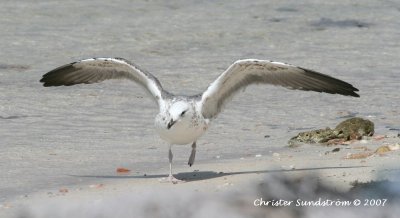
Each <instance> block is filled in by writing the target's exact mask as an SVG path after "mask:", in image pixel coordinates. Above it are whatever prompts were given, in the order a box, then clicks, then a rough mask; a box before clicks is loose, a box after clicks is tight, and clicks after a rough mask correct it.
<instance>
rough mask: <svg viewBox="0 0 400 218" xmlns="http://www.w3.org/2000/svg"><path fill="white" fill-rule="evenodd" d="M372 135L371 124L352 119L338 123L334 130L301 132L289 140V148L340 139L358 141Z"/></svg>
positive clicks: (372, 127) (372, 125)
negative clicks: (301, 144) (300, 144)
mask: <svg viewBox="0 0 400 218" xmlns="http://www.w3.org/2000/svg"><path fill="white" fill-rule="evenodd" d="M373 134H374V123H373V122H371V121H370V120H366V119H362V118H358V117H354V118H350V119H348V120H345V121H343V122H341V123H339V125H337V126H336V128H335V129H330V128H326V129H317V130H312V131H307V132H301V133H299V134H298V135H297V136H295V137H293V138H291V139H290V140H289V146H295V145H297V144H299V143H308V144H314V143H320V144H323V143H326V142H328V141H330V140H333V139H342V140H344V141H348V140H353V139H357V140H359V139H361V138H362V137H363V136H372V135H373Z"/></svg>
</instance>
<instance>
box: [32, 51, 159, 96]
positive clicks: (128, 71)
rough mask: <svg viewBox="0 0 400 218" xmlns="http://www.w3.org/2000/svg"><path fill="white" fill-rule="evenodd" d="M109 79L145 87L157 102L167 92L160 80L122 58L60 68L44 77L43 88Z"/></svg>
mask: <svg viewBox="0 0 400 218" xmlns="http://www.w3.org/2000/svg"><path fill="white" fill-rule="evenodd" d="M107 79H130V80H133V81H135V82H137V83H138V84H140V85H141V86H143V87H144V88H145V89H146V90H147V91H148V92H149V93H150V94H151V95H152V96H154V98H155V99H156V101H157V102H159V101H160V100H161V99H162V96H163V94H164V93H165V91H164V90H163V88H162V86H161V84H160V82H159V81H158V79H157V78H156V77H155V76H153V75H152V74H151V73H149V72H146V71H144V70H141V69H140V68H139V67H138V66H136V65H135V64H133V63H129V62H128V61H127V60H125V59H122V58H90V59H85V60H80V61H77V62H74V63H70V64H66V65H63V66H61V67H58V68H56V69H54V70H52V71H50V72H48V73H46V74H44V75H43V77H42V79H41V80H40V82H42V83H43V86H71V85H75V84H80V83H85V84H89V83H97V82H101V81H104V80H107Z"/></svg>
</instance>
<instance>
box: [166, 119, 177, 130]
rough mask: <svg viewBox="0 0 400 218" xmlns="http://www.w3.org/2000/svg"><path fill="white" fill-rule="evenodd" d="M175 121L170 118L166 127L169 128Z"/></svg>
mask: <svg viewBox="0 0 400 218" xmlns="http://www.w3.org/2000/svg"><path fill="white" fill-rule="evenodd" d="M175 123H176V121H174V120H173V119H171V121H169V123H168V125H167V127H168V129H171V127H172V126H173V125H174V124H175Z"/></svg>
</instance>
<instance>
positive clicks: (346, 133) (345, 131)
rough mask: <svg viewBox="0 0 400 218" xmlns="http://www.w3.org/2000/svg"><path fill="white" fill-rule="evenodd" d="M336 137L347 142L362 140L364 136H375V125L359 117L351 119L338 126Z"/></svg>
mask: <svg viewBox="0 0 400 218" xmlns="http://www.w3.org/2000/svg"><path fill="white" fill-rule="evenodd" d="M334 132H335V135H337V137H338V138H344V139H346V140H352V139H357V140H360V139H361V138H362V137H363V136H372V135H373V134H374V123H373V122H372V121H370V120H365V119H362V118H359V117H354V118H350V119H348V120H345V121H343V122H341V123H339V125H337V126H336V128H335V130H334Z"/></svg>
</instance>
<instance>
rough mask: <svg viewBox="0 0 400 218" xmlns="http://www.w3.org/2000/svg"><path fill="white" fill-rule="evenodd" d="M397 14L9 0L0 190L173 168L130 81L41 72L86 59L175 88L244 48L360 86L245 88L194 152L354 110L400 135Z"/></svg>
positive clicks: (240, 147) (3, 18)
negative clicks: (49, 76) (134, 67)
mask: <svg viewBox="0 0 400 218" xmlns="http://www.w3.org/2000/svg"><path fill="white" fill-rule="evenodd" d="M399 16H400V5H399V4H397V3H395V2H394V1H393V2H391V1H384V2H382V1H372V0H368V1H350V0H349V1H341V2H339V3H338V2H321V1H313V0H307V1H301V2H299V1H285V2H282V1H268V2H267V3H265V1H251V2H247V3H246V2H242V1H222V2H218V3H214V2H213V1H202V2H198V1H176V2H174V3H165V2H164V1H143V2H142V1H133V2H132V1H123V0H120V1H117V2H102V3H99V2H96V4H95V3H93V2H92V1H76V2H75V1H74V2H66V1H60V2H57V1H2V3H1V7H0V28H1V30H2V31H1V33H0V51H1V53H0V172H1V178H0V193H1V199H0V200H4V199H7V198H10V197H13V196H16V195H20V194H25V193H30V192H33V191H37V190H41V189H43V188H46V187H49V186H53V187H59V186H62V185H66V184H75V183H78V182H86V181H87V182H88V181H89V180H90V178H85V177H75V176H71V175H112V174H113V173H114V171H115V168H117V167H119V166H125V167H127V168H130V169H132V170H133V171H134V173H137V174H138V175H139V174H140V175H141V174H143V173H147V174H151V173H154V172H167V170H168V166H167V155H166V154H167V146H166V144H165V143H163V142H162V141H161V140H160V139H159V138H158V136H157V135H155V131H154V129H153V119H154V116H155V115H156V114H157V108H156V106H155V105H154V103H153V102H152V101H151V100H150V99H149V98H147V96H146V95H145V92H143V91H142V90H141V89H140V88H139V87H138V86H136V85H135V84H134V83H131V82H129V81H107V82H104V83H101V84H94V85H77V86H73V87H57V88H44V87H42V86H41V84H40V83H39V82H38V81H39V79H40V78H41V75H42V74H44V73H46V72H47V71H49V70H51V69H53V68H55V67H57V66H60V65H62V64H65V63H68V62H72V61H75V60H78V59H81V58H88V57H101V56H110V57H124V58H126V59H128V60H132V61H133V62H135V63H136V64H138V65H139V66H141V67H142V68H144V69H147V70H148V71H150V72H152V73H154V74H155V75H156V76H157V77H158V78H159V79H160V81H161V82H162V84H163V86H164V87H165V88H166V89H167V90H170V91H171V92H173V93H187V94H197V93H199V92H201V91H203V90H205V88H206V87H207V85H208V84H209V83H211V82H212V81H213V80H214V79H215V78H216V77H217V76H218V75H219V74H220V73H221V72H223V71H224V70H225V69H226V68H227V67H228V66H229V65H230V64H231V63H232V62H233V61H235V60H236V59H239V58H259V59H272V60H277V61H283V62H288V63H291V64H294V65H299V66H302V67H305V68H311V69H314V70H317V71H319V72H322V73H326V74H329V75H331V76H334V77H337V78H340V79H343V80H345V81H347V82H349V83H351V84H353V85H354V86H356V87H357V88H359V89H360V92H359V94H360V95H361V98H350V97H343V96H338V95H329V94H319V93H310V92H300V91H290V90H286V89H283V88H278V87H269V86H257V87H256V86H254V87H248V88H247V89H246V91H245V92H243V93H240V94H239V95H238V96H236V97H235V98H234V100H233V101H232V102H231V103H230V104H228V107H227V108H226V109H225V110H224V112H223V113H222V114H220V116H219V117H218V119H216V120H215V121H214V122H213V123H212V127H211V128H210V129H209V131H208V133H207V134H206V135H205V136H204V137H202V138H201V139H200V140H199V141H198V155H197V157H196V158H197V160H196V161H197V162H209V161H214V160H215V158H216V156H220V158H221V159H227V158H240V157H245V156H254V155H256V154H263V155H268V154H269V153H270V151H272V150H273V151H275V150H279V149H287V148H286V147H285V146H286V144H287V140H288V139H289V138H291V137H292V136H294V135H296V134H297V133H298V132H300V131H304V130H305V129H312V128H324V127H326V126H330V127H334V126H335V125H336V124H337V123H339V122H340V121H342V120H344V119H345V118H347V117H351V116H354V115H356V116H360V117H364V118H368V119H370V120H372V121H373V122H374V123H375V127H376V132H378V133H380V134H397V133H398V132H399V128H400V94H399V91H398V89H399V82H400V79H399V75H400V74H399V72H398V71H399V67H398V57H399V55H400V44H399V43H398V41H399V36H400V19H399ZM266 135H268V136H269V137H265V136H266ZM238 151H240V152H239V153H238ZM174 154H175V166H177V167H178V168H180V169H182V170H185V171H186V170H187V171H192V170H193V168H188V167H186V161H187V158H188V157H189V154H190V148H189V146H187V147H182V146H179V147H178V146H176V147H175V148H174ZM194 167H195V166H194ZM211 170H212V169H211Z"/></svg>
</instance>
